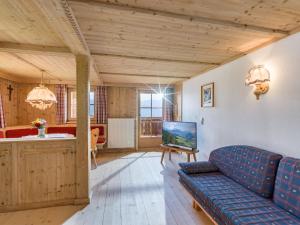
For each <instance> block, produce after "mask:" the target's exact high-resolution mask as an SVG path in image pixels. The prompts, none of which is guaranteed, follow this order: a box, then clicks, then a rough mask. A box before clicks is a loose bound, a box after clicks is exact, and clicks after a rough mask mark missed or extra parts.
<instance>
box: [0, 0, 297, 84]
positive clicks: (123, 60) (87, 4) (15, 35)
mask: <svg viewBox="0 0 300 225" xmlns="http://www.w3.org/2000/svg"><path fill="white" fill-rule="evenodd" d="M58 5H60V7H61V9H60V8H59V7H58ZM63 9H64V10H65V13H64V14H65V15H67V18H66V19H69V20H70V21H71V22H70V24H71V26H68V24H67V23H64V20H59V19H60V18H61V17H63V16H64V14H62V13H63ZM0 13H1V14H0V19H1V23H0V29H1V31H2V32H1V34H0V50H1V49H2V45H1V42H5V43H6V45H4V46H7V43H9V44H27V45H29V47H28V48H29V49H30V48H31V47H30V45H34V46H33V50H34V49H38V48H39V47H41V46H47V48H46V49H47V51H46V52H48V53H49V52H50V53H51V51H52V53H54V54H42V56H41V57H40V56H36V54H37V53H35V52H33V51H31V52H29V53H28V52H25V53H24V52H23V53H22V52H21V53H20V52H17V53H15V52H13V51H12V50H11V49H12V48H9V49H10V50H9V53H6V54H10V56H7V55H6V56H5V54H0V58H2V59H3V60H4V61H3V62H5V63H4V64H5V65H1V66H0V72H6V73H11V74H16V75H18V76H21V75H22V73H23V72H22V71H24V74H25V75H26V74H27V76H28V77H30V76H35V75H34V74H37V73H36V72H35V73H34V72H32V71H31V72H29V71H30V70H29V69H28V65H26V66H25V65H23V64H24V62H20V63H19V64H18V63H14V64H13V63H11V64H9V62H7V63H6V61H7V60H6V57H8V58H15V60H19V61H20V59H18V57H16V54H17V56H19V57H22V58H23V59H25V60H27V61H29V62H31V63H33V64H34V65H37V66H40V67H44V68H47V70H49V71H51V74H53V75H54V76H58V77H60V79H66V80H70V79H74V78H75V62H74V59H73V56H72V54H70V53H71V52H72V53H74V54H76V53H77V52H81V51H82V49H87V53H88V54H90V55H91V57H92V59H93V63H94V64H93V66H94V67H93V68H94V69H95V70H94V72H93V76H92V77H93V79H95V80H96V79H98V75H99V74H98V73H100V77H101V79H102V80H103V81H104V83H155V84H157V83H160V84H169V83H173V82H177V81H182V80H185V79H188V78H190V77H192V76H195V75H197V74H200V73H203V72H204V71H207V70H209V69H212V68H215V67H216V66H219V65H221V64H223V63H225V62H228V61H230V60H233V59H235V58H237V57H239V56H242V55H244V54H246V53H248V52H249V51H251V50H253V49H256V48H258V47H261V46H263V45H265V44H268V43H271V42H274V41H276V40H279V39H281V38H283V37H286V36H288V35H289V34H290V33H293V32H294V31H296V30H297V29H298V27H299V26H300V1H299V0H270V1H263V0H222V1H220V0H189V1H182V0H151V1H149V0H118V1H115V0H94V1H90V0H69V1H66V0H49V1H43V0H36V1H34V0H26V1H18V0H10V1H9V0H3V1H1V2H0ZM71 14H72V15H71ZM70 15H71V16H70ZM60 24H62V26H60ZM72 27H73V28H74V27H75V30H72ZM64 29H66V30H67V31H66V33H67V34H68V35H69V36H68V35H66V34H64V32H63V31H64ZM19 34H22V35H19ZM74 34H76V35H77V36H76V35H75V36H74ZM70 35H71V38H70ZM77 38H78V40H77ZM68 40H71V41H68ZM35 45H36V46H35ZM77 45H80V48H79V51H77V49H76V46H77ZM50 47H52V48H50ZM2 50H3V49H2ZM4 50H5V49H4ZM25 50H26V49H25ZM27 50H28V49H27ZM68 50H69V53H66V52H67V51H68ZM6 51H7V49H6ZM14 54H15V55H14ZM30 54H31V55H30ZM38 54H40V53H38ZM33 55H35V56H33ZM5 60H6V61H5ZM21 61H22V60H21ZM6 64H7V65H6ZM13 65H15V66H17V67H18V69H16V70H13V69H12V68H14V66H13ZM22 65H23V67H22ZM25 75H24V76H25Z"/></svg>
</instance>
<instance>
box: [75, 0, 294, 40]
mask: <svg viewBox="0 0 300 225" xmlns="http://www.w3.org/2000/svg"><path fill="white" fill-rule="evenodd" d="M72 1H73V2H81V3H85V4H91V5H93V6H99V7H103V8H104V7H105V8H111V9H115V10H120V11H130V12H131V13H132V12H138V13H142V14H148V15H153V16H163V17H169V18H172V19H181V20H184V21H191V22H193V21H194V22H200V23H208V24H214V25H218V26H227V27H235V28H238V29H244V30H253V31H257V32H262V33H268V34H271V33H273V34H280V35H289V32H288V31H285V30H280V29H272V28H268V27H262V26H257V25H250V24H241V23H235V22H232V21H228V20H221V19H213V18H207V17H201V16H190V15H186V14H178V13H173V12H166V11H161V10H152V9H147V8H142V7H136V6H128V5H125V4H121V3H109V2H99V1H94V0H71V2H72Z"/></svg>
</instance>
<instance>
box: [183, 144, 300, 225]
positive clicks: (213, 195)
mask: <svg viewBox="0 0 300 225" xmlns="http://www.w3.org/2000/svg"><path fill="white" fill-rule="evenodd" d="M179 166H180V167H181V169H180V170H179V171H178V174H179V181H180V182H181V183H182V185H183V186H184V187H185V188H186V189H187V190H188V191H189V192H190V194H191V195H192V196H193V198H194V199H195V200H196V201H197V202H198V203H199V204H200V205H201V207H202V208H203V209H204V210H205V211H206V212H207V213H208V214H209V215H210V216H211V217H212V218H213V219H214V221H215V222H217V223H218V224H219V225H237V224H239V225H240V224H241V225H246V224H247V225H248V224H249V225H250V224H251V225H252V224H256V225H287V224H300V160H299V159H294V158H283V159H282V156H281V155H279V154H276V153H272V152H269V151H265V150H262V149H258V148H255V147H251V146H244V145H235V146H227V147H223V148H219V149H216V150H214V151H213V152H212V153H211V154H210V157H209V161H207V162H192V163H180V164H179Z"/></svg>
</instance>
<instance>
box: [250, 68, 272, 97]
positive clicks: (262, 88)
mask: <svg viewBox="0 0 300 225" xmlns="http://www.w3.org/2000/svg"><path fill="white" fill-rule="evenodd" d="M269 81H270V73H269V71H268V70H267V69H266V68H265V67H264V66H262V65H258V66H254V67H252V68H251V69H250V70H249V72H248V75H247V77H246V81H245V83H246V85H247V86H250V85H254V86H255V90H254V94H255V96H256V99H257V100H258V99H259V96H260V95H261V94H265V93H267V92H268V90H269Z"/></svg>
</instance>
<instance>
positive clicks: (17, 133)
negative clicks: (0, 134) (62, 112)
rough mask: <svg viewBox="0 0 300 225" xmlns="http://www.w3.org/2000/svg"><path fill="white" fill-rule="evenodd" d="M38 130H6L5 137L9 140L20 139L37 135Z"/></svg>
mask: <svg viewBox="0 0 300 225" xmlns="http://www.w3.org/2000/svg"><path fill="white" fill-rule="evenodd" d="M37 134H38V130H37V129H36V128H20V129H12V130H6V132H5V136H6V137H7V138H20V137H23V136H28V135H37Z"/></svg>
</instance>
